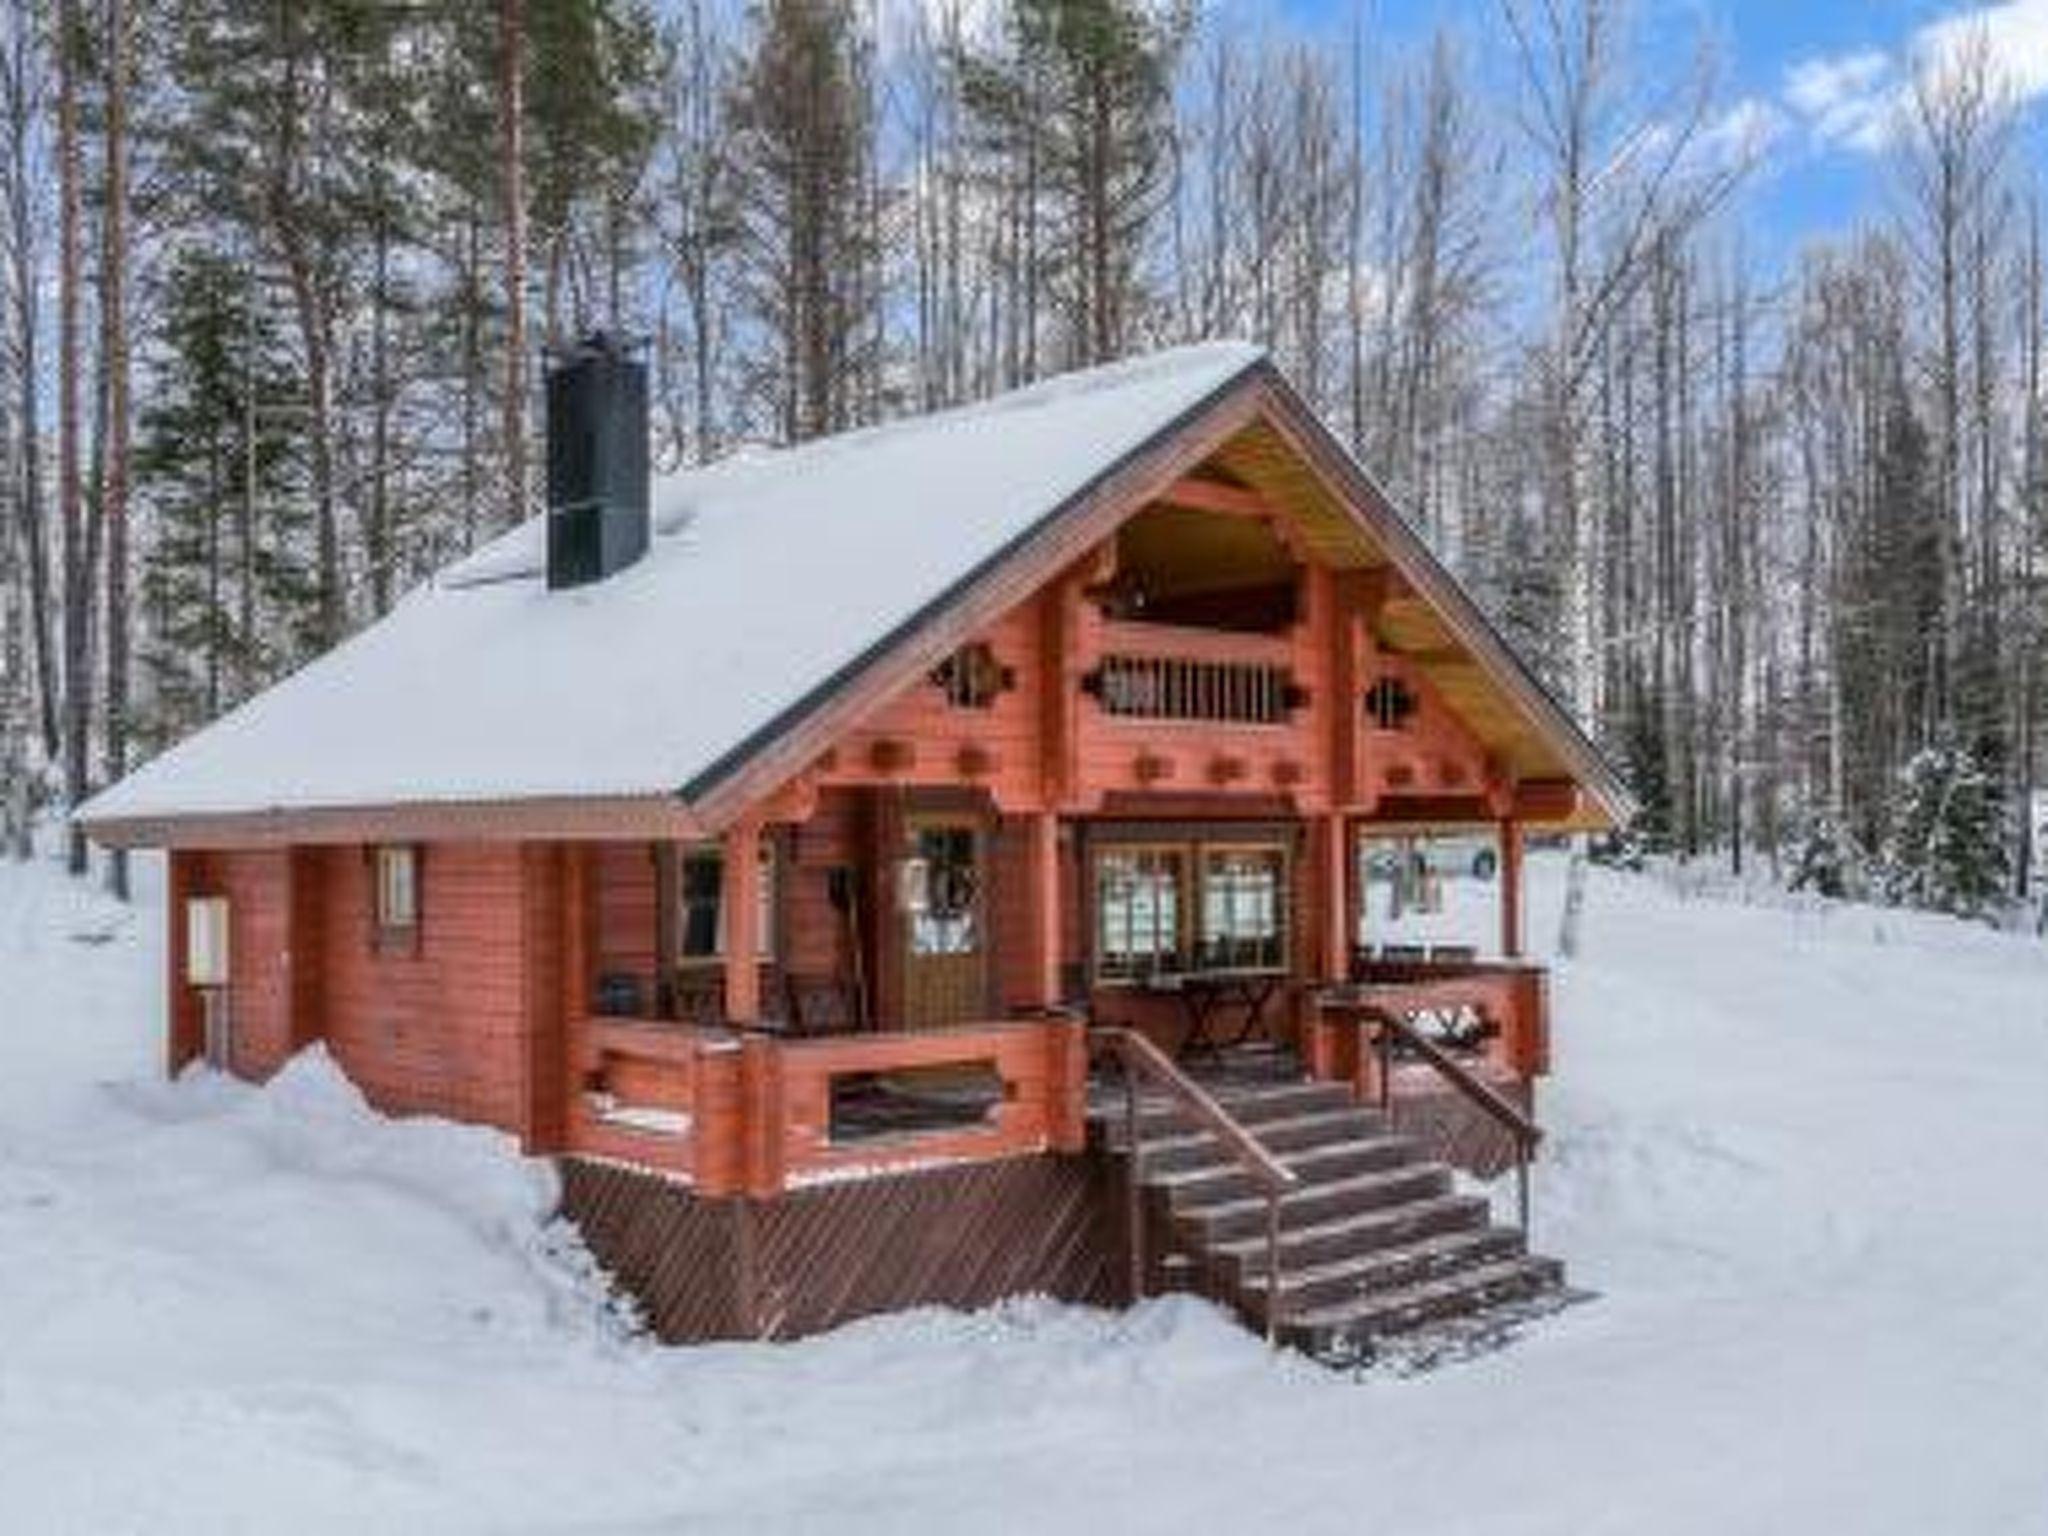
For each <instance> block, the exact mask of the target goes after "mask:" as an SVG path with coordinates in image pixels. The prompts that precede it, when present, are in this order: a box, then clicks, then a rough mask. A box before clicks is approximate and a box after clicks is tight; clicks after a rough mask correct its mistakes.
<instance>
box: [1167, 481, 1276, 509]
mask: <svg viewBox="0 0 2048 1536" xmlns="http://www.w3.org/2000/svg"><path fill="white" fill-rule="evenodd" d="M1155 499H1156V500H1158V501H1161V502H1163V503H1165V504H1166V505H1167V506H1169V507H1185V508H1187V509H1188V510H1189V511H1191V512H1227V513H1230V514H1232V515H1233V516H1237V517H1272V516H1273V515H1274V508H1273V504H1272V503H1271V502H1270V501H1268V500H1267V499H1266V498H1265V497H1264V496H1263V495H1262V494H1260V493H1259V492H1258V491H1255V490H1252V489H1251V488H1250V487H1249V486H1243V485H1232V484H1230V483H1229V482H1228V481H1224V480H1204V479H1201V478H1199V477H1197V476H1194V475H1184V476H1182V477H1181V478H1180V479H1178V480H1176V481H1174V482H1173V484H1171V485H1169V486H1168V487H1167V488H1166V489H1165V490H1163V491H1161V492H1160V493H1159V495H1158V496H1157V498H1155Z"/></svg>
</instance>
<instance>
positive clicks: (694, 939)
mask: <svg viewBox="0 0 2048 1536" xmlns="http://www.w3.org/2000/svg"><path fill="white" fill-rule="evenodd" d="M760 850H761V853H760V857H761V879H760V884H759V894H758V896H757V897H756V901H757V904H758V905H757V910H756V915H755V929H754V931H755V932H756V933H757V934H758V935H759V939H758V941H757V942H756V944H755V947H754V953H755V954H756V955H757V956H759V957H760V958H761V959H763V960H766V959H768V958H769V957H770V956H772V955H773V954H774V953H775V845H774V844H773V843H771V842H769V841H768V840H767V839H766V838H763V839H762V841H761V844H760ZM676 878H677V885H678V890H677V893H676V895H677V916H678V919H679V921H680V923H681V925H682V935H681V953H682V960H683V963H684V964H685V965H689V964H693V963H694V964H700V965H701V964H710V963H711V962H713V961H716V960H721V959H723V958H724V956H725V852H724V850H723V849H721V848H719V847H718V846H717V845H716V844H715V843H705V844H701V845H699V846H697V847H694V848H686V849H684V850H683V855H682V857H681V858H680V859H679V860H677V877H676Z"/></svg>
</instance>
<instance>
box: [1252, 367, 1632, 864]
mask: <svg viewBox="0 0 2048 1536" xmlns="http://www.w3.org/2000/svg"><path fill="white" fill-rule="evenodd" d="M1255 372H1256V374H1257V388H1256V391H1255V393H1256V394H1257V396H1258V398H1259V401H1260V404H1261V406H1262V410H1261V412H1260V414H1261V415H1262V416H1264V417H1265V419H1266V420H1267V422H1268V424H1269V425H1270V426H1271V427H1272V429H1273V430H1274V431H1275V432H1276V433H1277V434H1278V435H1279V436H1280V438H1281V440H1282V441H1283V442H1285V443H1286V444H1287V446H1288V447H1289V448H1290V449H1292V450H1293V451H1294V453H1296V454H1297V455H1298V456H1299V457H1300V458H1301V460H1302V462H1303V463H1305V464H1307V465H1308V466H1309V467H1310V468H1311V469H1313V470H1314V471H1315V472H1316V474H1317V475H1318V476H1319V477H1320V478H1321V479H1322V480H1323V483H1324V484H1325V485H1327V486H1330V487H1332V488H1333V489H1334V490H1335V491H1336V493H1337V494H1336V495H1335V497H1334V498H1333V499H1334V500H1335V501H1336V502H1337V503H1338V504H1339V505H1340V506H1341V507H1342V508H1343V509H1344V510H1345V512H1346V513H1347V514H1348V515H1349V516H1350V517H1351V518H1352V520H1353V521H1354V522H1355V523H1356V524H1357V525H1358V527H1359V530H1360V531H1361V532H1363V533H1365V534H1366V535H1367V536H1368V537H1370V538H1372V539H1374V540H1376V541H1378V543H1379V544H1380V546H1381V547H1382V548H1383V549H1384V550H1385V551H1386V554H1387V558H1388V560H1389V561H1390V562H1391V563H1392V565H1393V568H1394V572H1395V574H1396V575H1397V576H1398V578H1399V584H1400V586H1405V587H1406V588H1407V589H1408V590H1410V591H1412V592H1413V593H1415V594H1416V595H1417V596H1419V597H1421V598H1422V599H1423V600H1424V601H1425V602H1427V603H1428V604H1429V605H1430V607H1431V608H1432V609H1433V610H1434V611H1435V613H1436V615H1437V616H1438V618H1440V619H1441V620H1442V621H1443V623H1444V625H1445V626H1446V627H1447V628H1448V629H1449V630H1450V631H1451V634H1452V635H1453V636H1454V637H1455V638H1456V639H1457V641H1458V642H1459V644H1460V645H1462V646H1463V647H1464V648H1465V650H1466V651H1467V653H1468V654H1469V655H1470V656H1471V658H1472V660H1473V662H1474V663H1476V664H1477V665H1478V666H1479V667H1480V668H1481V669H1482V670H1483V671H1484V672H1485V673H1486V674H1487V676H1489V677H1490V678H1492V679H1493V680H1494V681H1496V682H1498V683H1499V684H1500V685H1501V687H1502V688H1503V690H1504V691H1505V692H1506V694H1507V696H1508V699H1509V701H1510V702H1511V703H1512V704H1514V705H1515V706H1516V707H1517V708H1518V709H1519V710H1520V712H1521V713H1522V716H1523V718H1524V719H1525V720H1526V721H1527V723H1528V724H1529V726H1530V728H1531V729H1532V730H1534V731H1535V732H1536V733H1537V734H1538V735H1539V736H1541V737H1542V738H1543V739H1544V740H1545V741H1547V742H1549V743H1550V744H1551V745H1552V746H1553V747H1555V748H1556V749H1557V752H1558V755H1559V756H1560V757H1561V758H1562V759H1563V761H1564V762H1565V763H1566V764H1567V765H1568V766H1569V767H1570V769H1571V770H1572V773H1573V775H1574V777H1575V778H1576V779H1577V781H1578V783H1579V784H1580V785H1582V786H1583V787H1584V789H1585V791H1586V795H1587V796H1589V797H1590V799H1591V802H1592V804H1591V806H1590V807H1587V806H1580V807H1579V810H1581V811H1583V810H1586V809H1593V810H1596V811H1597V812H1599V813H1600V814H1601V816H1603V817H1604V819H1606V820H1608V821H1610V822H1614V823H1619V822H1623V821H1626V820H1627V819H1628V818H1629V817H1630V816H1631V815H1632V814H1634V811H1635V797H1634V796H1633V795H1631V794H1630V793H1629V791H1628V788H1627V786H1625V785H1624V784H1623V783H1622V782H1621V779H1620V777H1619V776H1618V775H1617V774H1616V773H1615V771H1614V769H1613V768H1612V767H1611V766H1610V765H1609V764H1608V762H1607V760H1606V759H1605V758H1604V757H1602V756H1601V754H1600V751H1599V749H1598V748H1597V747H1595V746H1594V745H1593V743H1592V742H1591V740H1590V739H1588V738H1587V736H1586V734H1585V732H1584V730H1583V729H1582V728H1581V727H1580V725H1579V723H1578V722H1577V721H1576V720H1574V719H1573V718H1572V716H1571V714H1570V713H1569V712H1568V711H1567V710H1566V709H1565V708H1564V706H1563V705H1561V704H1560V703H1559V702H1558V701H1557V699H1556V698H1555V697H1553V696H1552V694H1551V693H1550V690H1549V689H1547V688H1546V687H1544V685H1543V684H1542V683H1541V682H1539V681H1538V680H1537V678H1536V676H1535V674H1534V673H1532V672H1531V671H1530V670H1529V667H1528V664H1527V663H1526V662H1524V661H1523V660H1522V658H1521V656H1520V655H1518V654H1517V653H1516V652H1515V650H1514V648H1513V647H1512V646H1510V645H1509V644H1508V643H1507V641H1506V640H1504V639H1502V638H1501V634H1500V632H1499V631H1498V630H1497V629H1495V628H1494V627H1493V625H1492V623H1491V622H1490V621H1489V620H1488V619H1487V618H1486V616H1485V615H1484V614H1483V613H1481V612H1480V611H1479V608H1478V605H1477V604H1475V603H1474V602H1473V601H1472V599H1471V597H1470V595H1469V594H1467V593H1466V591H1465V589H1464V588H1463V587H1462V586H1460V585H1459V584H1458V581H1457V578H1456V577H1454V576H1452V575H1451V573H1450V572H1449V571H1448V570H1447V569H1446V568H1445V567H1444V565H1443V563H1442V562H1441V561H1439V560H1438V559H1437V557H1436V555H1435V553H1434V552H1433V551H1431V549H1430V548H1429V546H1428V545H1427V544H1426V543H1425V542H1424V541H1423V540H1422V538H1421V536H1420V535H1419V534H1417V533H1416V532H1415V530H1414V529H1413V528H1412V527H1410V526H1409V524H1408V521H1407V519H1405V518H1404V517H1402V516H1401V515H1400V513H1399V511H1398V510H1396V508H1395V507H1394V503H1393V500H1392V498H1391V497H1389V496H1388V495H1387V493H1386V492H1385V491H1384V490H1382V489H1381V488H1380V486H1379V484H1378V482H1377V481H1375V480H1374V479H1373V478H1372V477H1371V475H1370V474H1368V473H1367V472H1366V470H1365V469H1364V467H1363V466H1362V465H1360V464H1359V463H1358V461H1357V460H1356V459H1354V458H1353V457H1352V456H1351V454H1350V453H1349V452H1347V451H1346V450H1345V449H1344V448H1343V446H1342V445H1341V444H1339V443H1338V442H1337V440H1336V439H1335V438H1334V437H1332V436H1331V435H1330V430H1329V428H1328V427H1326V426H1324V425H1323V423H1322V422H1321V421H1320V420H1318V419H1317V418H1316V415H1315V413H1314V412H1313V411H1311V410H1309V409H1308V407H1307V406H1306V405H1305V404H1303V402H1302V401H1301V399H1300V397H1299V396H1298V395H1296V394H1295V393H1294V391H1293V390H1292V389H1291V388H1290V387H1289V386H1288V384H1287V382H1286V381H1285V380H1284V379H1282V378H1281V377H1280V375H1279V372H1278V371H1277V370H1276V369H1275V368H1274V367H1273V365H1272V364H1271V363H1270V362H1267V361H1264V360H1261V361H1260V362H1259V363H1258V364H1257V365H1256V366H1255ZM1381 580H1382V581H1383V582H1386V581H1387V578H1381ZM1398 591H1399V586H1396V585H1394V584H1392V583H1391V582H1389V583H1388V584H1387V585H1385V586H1383V587H1382V589H1381V596H1382V598H1383V599H1384V598H1391V597H1393V596H1394V595H1396V593H1397V592H1398ZM1574 798H1575V801H1576V799H1577V797H1574Z"/></svg>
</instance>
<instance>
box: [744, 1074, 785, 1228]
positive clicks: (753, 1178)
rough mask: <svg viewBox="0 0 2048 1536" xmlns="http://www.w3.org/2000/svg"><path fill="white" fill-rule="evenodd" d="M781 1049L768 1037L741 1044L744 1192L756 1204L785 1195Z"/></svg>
mask: <svg viewBox="0 0 2048 1536" xmlns="http://www.w3.org/2000/svg"><path fill="white" fill-rule="evenodd" d="M785 1113H786V1112H785V1106H784V1104H783V1100H782V1046H781V1044H780V1043H779V1042H777V1041H775V1040H771V1039H769V1038H768V1037H767V1036H765V1035H759V1034H755V1035H749V1036H747V1037H746V1039H744V1040H742V1041H741V1042H740V1145H741V1167H742V1189H743V1192H744V1193H745V1194H747V1195H748V1196H750V1197H752V1198H753V1199H756V1200H769V1199H773V1198H774V1197H775V1196H777V1195H779V1194H781V1193H782V1184H783V1174H784V1166H783V1165H784V1161H785V1159H784V1156H783V1150H784V1147H783V1128H784V1127H783V1122H784V1119H785Z"/></svg>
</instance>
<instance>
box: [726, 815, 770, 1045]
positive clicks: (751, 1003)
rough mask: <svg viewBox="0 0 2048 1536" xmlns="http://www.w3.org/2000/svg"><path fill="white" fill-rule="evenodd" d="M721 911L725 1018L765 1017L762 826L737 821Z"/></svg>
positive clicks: (749, 1020) (730, 837)
mask: <svg viewBox="0 0 2048 1536" xmlns="http://www.w3.org/2000/svg"><path fill="white" fill-rule="evenodd" d="M719 894H720V912H721V914H722V916H723V918H724V923H725V1016H726V1018H727V1019H728V1020H729V1021H730V1022H732V1023H734V1024H755V1023H758V1022H760V1018H761V962H760V950H761V824H760V823H759V822H756V821H739V822H735V823H734V824H733V825H732V826H731V827H730V828H728V829H727V831H726V834H725V839H724V867H723V884H722V886H721V887H720V893H719Z"/></svg>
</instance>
